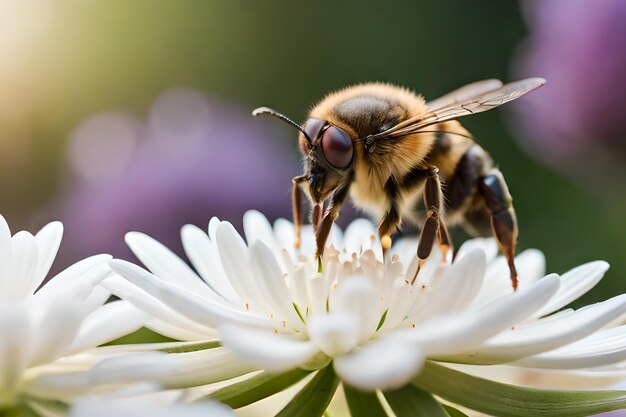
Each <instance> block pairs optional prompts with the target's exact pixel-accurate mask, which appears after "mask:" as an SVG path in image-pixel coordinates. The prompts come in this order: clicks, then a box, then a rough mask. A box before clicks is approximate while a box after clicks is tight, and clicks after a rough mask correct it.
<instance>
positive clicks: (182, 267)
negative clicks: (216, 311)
mask: <svg viewBox="0 0 626 417" xmlns="http://www.w3.org/2000/svg"><path fill="white" fill-rule="evenodd" d="M125 239H126V243H127V244H128V246H129V247H130V248H131V250H132V251H133V253H134V254H135V255H136V256H137V258H139V260H141V262H143V264H144V265H146V267H148V269H149V270H150V271H151V272H152V273H153V274H154V275H156V276H158V277H160V278H162V279H164V280H167V281H168V282H172V283H174V284H177V285H180V286H181V287H183V288H187V289H188V290H189V291H193V292H195V293H198V294H201V295H204V296H210V291H209V288H207V286H206V285H205V284H204V283H203V282H202V280H201V279H200V277H198V276H197V275H196V274H195V272H193V271H192V270H191V268H189V267H188V266H187V264H186V263H184V262H183V261H182V259H180V258H179V257H178V256H177V255H176V254H175V253H174V252H172V251H171V250H169V249H168V248H166V247H165V246H163V245H162V244H161V243H160V242H158V241H157V240H155V239H153V238H151V237H150V236H148V235H145V234H143V233H139V232H129V233H126V237H125Z"/></svg>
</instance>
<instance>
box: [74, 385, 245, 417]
mask: <svg viewBox="0 0 626 417" xmlns="http://www.w3.org/2000/svg"><path fill="white" fill-rule="evenodd" d="M155 389H156V390H158V389H159V387H158V386H151V385H149V384H145V385H141V384H140V385H135V386H130V387H128V388H125V389H123V390H120V391H117V392H113V393H110V394H107V395H101V396H93V397H85V398H82V399H80V400H78V401H77V402H76V403H75V404H74V405H72V407H71V408H70V411H69V417H144V416H150V417H171V416H176V417H234V416H235V413H233V411H232V410H231V409H229V408H228V407H226V406H224V405H222V404H220V403H218V402H215V401H203V402H197V403H193V404H186V403H183V402H182V401H183V400H184V398H183V393H182V392H181V391H156V392H155V391H154V390H155Z"/></svg>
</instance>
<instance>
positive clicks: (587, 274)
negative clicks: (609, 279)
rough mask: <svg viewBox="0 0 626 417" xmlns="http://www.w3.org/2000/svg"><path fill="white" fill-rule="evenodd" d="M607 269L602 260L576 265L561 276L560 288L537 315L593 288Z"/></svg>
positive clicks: (563, 304)
mask: <svg viewBox="0 0 626 417" xmlns="http://www.w3.org/2000/svg"><path fill="white" fill-rule="evenodd" d="M608 269H609V264H608V263H606V262H604V261H595V262H589V263H586V264H584V265H581V266H579V267H576V268H574V269H572V270H570V271H568V272H566V273H565V274H563V276H561V288H560V289H559V292H558V293H556V295H555V296H554V298H552V299H551V300H550V302H549V303H548V304H546V305H545V306H544V307H543V308H542V309H541V310H539V311H538V312H537V314H536V316H537V317H540V316H543V315H546V314H550V313H552V312H554V311H556V310H558V309H559V308H561V307H563V306H566V305H568V304H569V303H571V302H572V301H574V300H576V299H578V297H580V296H581V295H583V294H585V293H586V292H587V291H589V290H590V289H591V288H593V287H594V286H595V285H596V284H597V283H598V282H599V281H600V280H601V279H602V277H603V276H604V274H605V273H606V271H607V270H608Z"/></svg>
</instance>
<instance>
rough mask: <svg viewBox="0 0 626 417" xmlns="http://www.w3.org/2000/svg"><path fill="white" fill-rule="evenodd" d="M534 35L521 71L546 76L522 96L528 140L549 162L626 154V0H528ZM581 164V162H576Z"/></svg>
mask: <svg viewBox="0 0 626 417" xmlns="http://www.w3.org/2000/svg"><path fill="white" fill-rule="evenodd" d="M522 6H523V11H524V14H525V19H526V22H527V24H528V27H529V32H530V34H529V37H528V39H527V40H526V41H525V42H524V43H523V44H522V45H521V48H520V51H519V53H518V56H517V59H516V62H515V66H514V68H515V73H516V74H515V76H516V78H520V77H525V76H531V75H532V76H541V77H544V78H546V79H547V80H548V83H547V84H546V86H545V87H543V88H542V89H541V90H539V91H537V92H536V93H533V94H532V95H529V97H528V98H527V99H525V100H521V101H520V103H519V105H518V106H517V107H516V108H517V110H518V113H519V116H520V117H519V119H518V120H517V122H518V123H519V130H521V131H522V133H523V134H524V136H525V137H524V139H523V140H524V144H530V145H533V147H534V148H536V150H539V151H540V152H537V151H536V150H535V151H534V152H532V153H533V154H534V155H537V156H538V157H540V158H544V159H546V160H549V161H550V162H551V163H555V162H556V163H562V164H565V166H568V165H569V166H568V168H569V169H574V170H576V168H577V167H576V166H575V165H574V164H573V163H574V162H576V161H579V162H580V160H582V158H583V157H584V158H585V159H584V160H585V167H584V168H588V164H587V162H589V163H593V162H594V161H595V162H596V163H598V164H600V165H604V164H605V163H609V164H610V163H611V160H612V161H613V162H617V165H622V169H623V163H624V162H625V161H626V153H625V151H626V117H625V113H624V112H625V110H626V2H624V1H623V0H598V1H585V0H524V1H522ZM578 168H583V167H578Z"/></svg>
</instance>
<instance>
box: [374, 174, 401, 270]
mask: <svg viewBox="0 0 626 417" xmlns="http://www.w3.org/2000/svg"><path fill="white" fill-rule="evenodd" d="M385 193H386V194H387V200H388V201H389V204H390V206H389V209H388V210H387V213H385V215H384V216H383V218H382V220H381V222H380V224H379V225H378V236H380V244H381V246H382V249H383V259H385V258H386V256H387V252H388V251H389V248H391V234H392V233H393V232H395V231H396V229H397V228H398V225H400V209H399V207H398V204H399V203H398V196H399V191H398V184H396V182H395V181H394V180H393V179H392V178H390V179H389V180H388V181H387V183H386V184H385Z"/></svg>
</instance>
